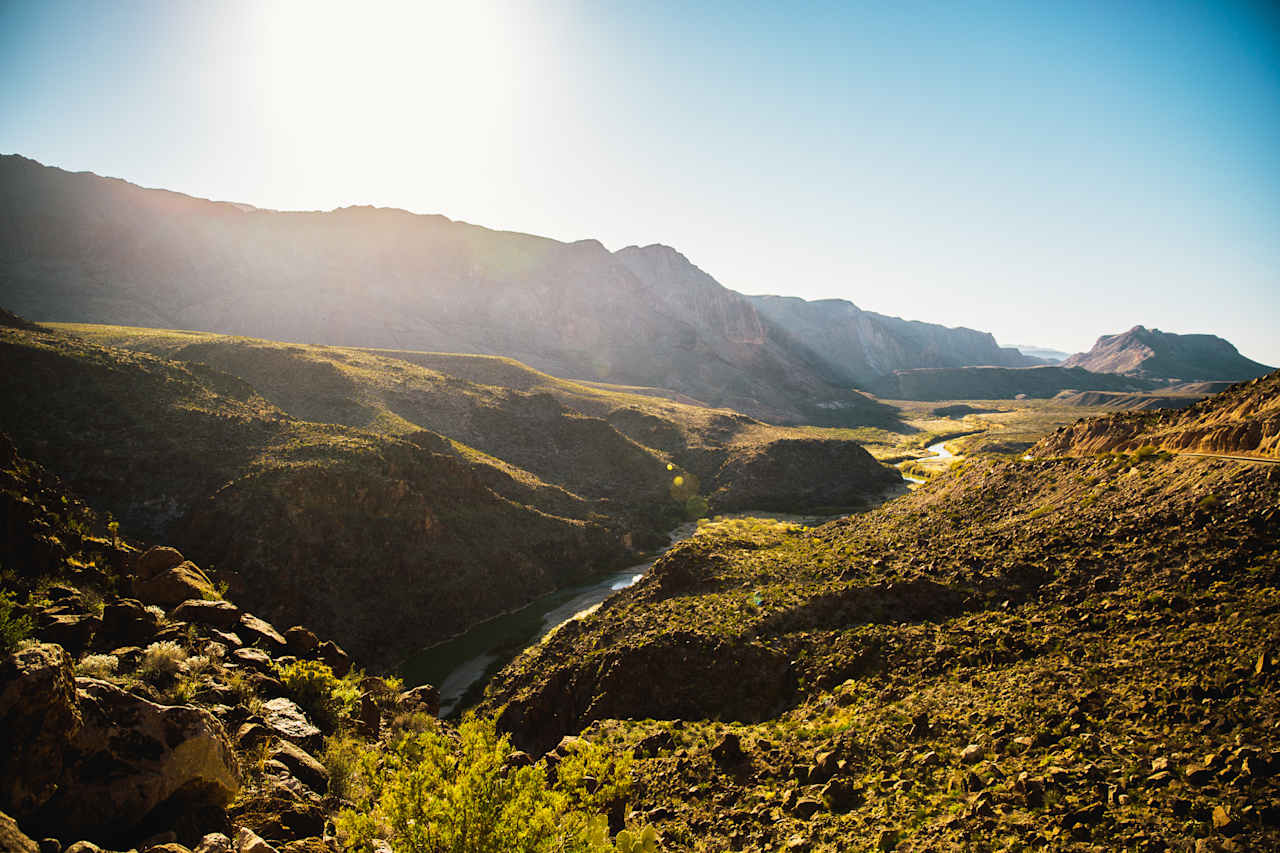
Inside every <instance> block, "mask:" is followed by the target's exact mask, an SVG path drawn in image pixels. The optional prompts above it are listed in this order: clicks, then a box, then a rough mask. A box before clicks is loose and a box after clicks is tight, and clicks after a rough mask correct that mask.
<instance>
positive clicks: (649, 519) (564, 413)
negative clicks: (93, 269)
mask: <svg viewBox="0 0 1280 853" xmlns="http://www.w3.org/2000/svg"><path fill="white" fill-rule="evenodd" d="M54 328H58V329H60V330H63V331H66V332H69V333H72V334H75V335H77V336H80V337H82V338H85V339H87V340H93V341H96V342H98V343H102V344H105V345H108V346H113V347H121V348H126V349H130V350H133V351H141V352H150V353H153V354H156V355H161V356H163V357H165V358H173V359H178V360H181V361H184V362H199V363H202V364H207V365H210V366H213V367H216V368H217V369H218V370H221V371H225V372H227V373H230V374H232V375H235V376H237V377H240V378H241V379H244V380H245V381H247V382H249V383H250V384H251V385H252V386H253V387H254V389H255V390H257V391H258V392H259V393H261V394H262V395H263V396H264V397H265V398H266V399H268V400H270V401H271V402H272V403H274V404H275V405H277V406H279V407H280V408H281V409H283V410H284V411H286V412H288V413H290V414H292V415H294V416H295V417H298V418H302V419H307V420H314V421H322V422H331V423H341V424H345V425H348V426H355V427H360V428H362V429H367V430H373V431H378V432H385V433H388V434H392V435H407V434H410V433H412V432H413V431H415V430H420V429H427V430H431V431H434V432H437V433H440V434H442V435H445V436H448V437H449V438H450V439H451V440H453V441H454V442H455V449H456V450H458V451H459V452H460V453H462V454H463V455H465V456H466V457H467V458H468V459H470V460H472V461H476V462H481V463H486V464H496V466H497V467H499V468H500V469H501V470H502V471H504V472H505V473H507V474H509V475H510V476H511V477H512V478H513V479H515V480H516V481H517V483H518V484H520V485H522V486H524V487H525V488H520V487H519V486H517V485H510V486H508V487H507V488H506V490H505V491H503V494H506V495H508V496H509V497H511V498H513V499H515V500H527V501H529V502H532V503H535V504H537V505H539V506H543V503H542V502H541V501H540V496H546V497H547V498H549V499H551V498H559V497H561V495H559V494H557V492H556V490H563V491H564V492H567V493H568V494H569V495H570V496H571V497H573V498H579V499H581V501H582V504H581V506H580V507H579V508H577V509H576V510H575V509H573V508H572V507H568V506H565V505H564V503H563V502H562V501H559V502H555V503H552V504H548V505H547V508H548V509H549V510H551V511H556V512H560V513H569V514H571V515H573V517H585V516H583V513H584V512H589V511H595V512H603V513H605V514H610V515H617V514H618V513H620V512H622V511H623V510H624V509H625V511H627V512H629V513H631V515H632V516H633V517H634V518H635V520H634V521H633V526H635V527H637V528H639V531H638V532H640V533H642V532H643V531H644V530H645V529H646V528H649V529H653V528H656V527H659V526H661V522H662V520H663V517H658V516H656V515H655V514H656V513H658V511H659V510H665V509H666V507H665V505H666V503H667V502H668V500H669V497H670V496H669V494H668V492H669V489H668V485H669V483H670V480H671V479H672V477H671V476H667V475H666V473H665V472H666V466H667V465H668V464H671V465H673V466H674V468H675V469H679V472H687V473H691V474H692V475H693V479H692V480H690V482H693V480H696V481H697V483H698V487H697V488H696V489H693V490H692V492H690V493H698V494H700V495H701V496H702V497H705V499H706V500H707V501H708V502H709V505H710V508H711V510H712V511H727V510H734V509H742V508H747V507H752V508H760V507H764V508H790V509H799V508H811V507H815V506H848V505H853V504H857V503H859V502H860V501H861V499H862V498H864V497H865V496H867V495H868V494H869V493H872V492H875V491H877V490H879V489H883V488H885V487H886V486H889V485H892V484H893V482H894V477H893V475H892V473H891V472H887V471H882V470H881V469H880V468H879V467H877V466H875V465H874V464H873V463H872V461H871V460H870V459H869V458H867V457H866V455H865V454H863V453H862V452H861V451H860V448H859V447H858V446H857V442H856V441H849V440H847V438H848V437H847V436H843V435H832V434H828V433H826V432H824V431H820V430H814V429H807V428H800V427H779V426H773V425H769V424H765V423H762V422H760V421H757V420H755V419H754V418H749V417H747V416H745V415H742V414H739V413H737V412H734V411H731V410H728V409H712V408H708V407H705V406H699V405H691V404H688V403H684V402H678V401H676V400H670V399H666V398H663V397H660V396H651V395H645V394H636V393H629V392H626V391H622V390H618V389H610V388H602V387H599V386H593V385H588V384H585V383H580V382H572V381H569V380H564V379H558V378H556V377H553V376H550V375H548V374H546V373H542V372H540V371H536V370H533V369H532V368H529V367H527V366H525V365H523V364H520V363H519V362H517V361H514V360H512V359H508V358H500V357H496V356H477V355H459V354H449V353H422V352H402V351H396V350H376V351H374V350H361V349H353V348H344V347H319V346H303V345H298V344H281V343H275V342H270V341H261V340H255V339H250V338H234V337H226V336H221V335H211V334H205V333H193V332H174V331H162V330H154V329H133V328H124V327H113V326H92V325H71V324H56V325H55V326H54ZM895 425H896V422H895ZM459 443H460V444H461V445H465V446H458V444H459ZM472 450H475V451H479V452H480V454H483V455H480V454H476V453H473V452H471V451H472ZM495 459H496V460H500V461H499V462H496V463H495V462H494V460H495ZM484 475H485V476H489V477H493V478H494V479H495V482H496V481H497V480H500V479H502V478H498V477H496V476H495V475H492V473H491V472H484ZM765 478H767V479H768V484H767V488H763V485H764V484H763V480H764V479H765ZM645 484H648V486H649V487H648V488H646V485H645ZM680 491H681V493H682V494H683V493H684V492H685V491H689V489H683V490H680ZM686 497H687V495H686ZM600 502H605V504H601V503H600Z"/></svg>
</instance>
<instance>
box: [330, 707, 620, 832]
mask: <svg viewBox="0 0 1280 853" xmlns="http://www.w3.org/2000/svg"><path fill="white" fill-rule="evenodd" d="M512 751H513V749H512V747H511V744H510V742H509V741H508V740H507V738H506V736H505V735H499V734H498V733H497V731H496V729H495V728H494V726H493V723H491V722H488V721H485V720H478V719H475V718H469V719H467V720H464V721H463V722H462V723H461V724H460V725H459V726H458V729H457V733H456V738H450V737H448V736H446V735H445V734H444V733H443V732H442V731H441V727H439V726H435V727H433V728H432V729H431V730H428V731H423V732H419V733H417V734H406V735H403V736H401V737H400V738H399V739H397V740H396V741H395V742H394V743H393V744H391V745H390V746H389V747H388V748H387V749H386V750H385V751H378V750H372V749H371V750H367V751H365V752H363V753H362V754H361V755H360V758H359V761H358V762H357V767H356V770H355V772H354V773H353V774H351V775H350V776H349V784H348V796H349V797H350V798H351V799H352V800H353V801H354V803H355V806H356V807H355V808H354V809H345V810H343V811H342V812H341V813H339V815H338V817H337V820H336V823H337V827H338V832H339V838H340V840H341V841H342V843H343V845H344V847H345V848H346V849H348V850H352V851H357V850H358V851H371V850H372V849H373V842H374V840H375V839H378V838H381V839H385V840H386V841H387V842H389V843H390V845H391V848H392V849H393V850H396V851H407V853H499V851H501V853H507V851H529V852H530V853H541V851H547V853H550V851H581V853H586V851H614V850H616V849H617V848H615V847H614V845H613V844H612V843H611V841H610V839H609V831H608V821H607V820H606V819H605V818H604V817H602V816H599V815H590V814H588V813H587V812H585V811H580V810H577V809H575V808H574V807H573V804H572V802H571V801H570V798H569V797H567V796H566V795H565V794H564V793H562V792H561V791H559V790H557V789H555V788H553V787H551V786H550V785H548V784H547V779H546V774H545V773H544V771H543V769H542V768H541V767H538V766H527V767H519V768H511V769H508V768H507V767H506V760H507V758H508V757H509V756H510V755H511V753H512Z"/></svg>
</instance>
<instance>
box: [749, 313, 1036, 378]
mask: <svg viewBox="0 0 1280 853" xmlns="http://www.w3.org/2000/svg"><path fill="white" fill-rule="evenodd" d="M748 299H750V300H751V304H752V305H754V306H755V308H756V310H757V311H758V312H759V313H760V314H761V316H763V317H765V318H767V319H768V320H771V321H772V322H774V323H776V324H777V325H778V326H779V327H780V328H781V329H782V330H783V331H785V332H786V333H787V334H788V335H790V336H791V337H792V338H793V339H795V340H796V341H798V342H802V343H803V345H804V346H806V347H808V348H809V349H810V350H812V351H813V352H814V353H815V354H817V355H818V356H819V357H820V358H822V359H824V360H826V361H827V362H829V363H830V364H831V365H832V367H833V369H834V370H835V371H836V375H837V376H839V377H840V378H841V379H842V380H843V381H845V382H848V383H850V384H853V385H857V386H858V387H860V388H863V387H867V385H868V384H869V383H873V382H874V381H876V380H877V379H879V378H880V377H882V376H884V375H886V374H888V373H892V372H894V371H895V370H904V369H909V368H917V367H962V366H965V365H980V364H982V365H1002V366H1005V367H1029V366H1031V365H1035V364H1043V363H1044V362H1042V361H1041V360H1040V359H1037V358H1032V357H1030V356H1025V355H1023V354H1022V353H1020V352H1018V351H1017V350H1016V349H1013V348H1012V347H1000V346H998V345H997V344H996V340H995V338H993V337H992V336H991V335H990V334H989V333H987V332H977V331H974V330H973V329H964V328H957V329H951V328H947V327H946V326H939V325H936V324H934V323H920V322H915V321H909V320H902V319H900V318H898V317H886V316H884V315H883V314H876V313H873V312H871V311H863V310H862V309H860V308H859V307H858V306H856V305H854V304H853V303H852V302H849V301H847V300H844V299H819V300H815V301H812V302H809V301H805V300H803V299H798V298H796V297H791V296H750V297H748Z"/></svg>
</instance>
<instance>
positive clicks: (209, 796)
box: [32, 678, 240, 841]
mask: <svg viewBox="0 0 1280 853" xmlns="http://www.w3.org/2000/svg"><path fill="white" fill-rule="evenodd" d="M76 687H77V691H76V692H77V698H78V700H79V704H80V709H81V713H82V716H83V719H84V725H83V726H82V728H81V730H80V732H79V733H78V735H77V736H76V737H75V738H73V739H72V740H71V742H70V744H69V750H68V752H69V754H70V755H71V756H73V758H72V759H71V761H70V762H69V763H68V767H67V770H66V773H65V774H64V778H63V789H62V790H61V791H60V792H59V793H58V794H56V795H55V796H54V797H52V798H51V799H50V800H49V801H48V802H47V803H46V804H45V806H44V808H42V809H41V811H40V813H39V814H38V815H36V816H35V818H34V819H33V821H32V825H33V826H35V827H38V828H40V830H41V831H45V832H49V833H53V832H55V831H56V832H58V833H59V834H60V835H62V836H64V837H65V836H66V835H81V836H89V835H95V836H97V837H104V838H110V839H115V840H120V841H127V840H129V838H130V837H131V834H132V833H136V832H139V831H141V830H144V829H145V828H146V827H147V825H148V824H149V823H150V824H152V825H155V826H158V827H161V826H165V825H167V824H168V823H169V822H171V821H172V820H173V819H174V818H175V817H177V816H180V815H183V814H199V813H200V812H201V811H209V812H216V811H218V810H220V809H221V808H223V807H224V806H226V805H227V804H228V803H229V802H231V800H232V798H233V797H234V796H235V795H236V792H237V791H238V790H239V789H240V778H239V777H240V769H239V765H238V763H237V761H236V758H235V755H234V753H233V752H232V749H231V743H230V741H229V740H228V739H227V735H226V732H225V731H224V730H223V728H222V725H221V724H220V723H219V722H218V721H217V720H216V719H215V718H214V717H213V715H212V714H210V713H209V712H208V711H205V710H201V709H198V708H194V707H191V706H162V705H157V704H155V703H153V702H148V701H147V700H145V699H142V698H140V697H138V696H135V695H133V694H131V693H128V692H127V691H125V690H122V689H121V688H119V687H117V686H115V685H113V684H109V683H107V682H105V681H98V680H95V679H91V678H79V679H76ZM104 828H108V829H105V830H104Z"/></svg>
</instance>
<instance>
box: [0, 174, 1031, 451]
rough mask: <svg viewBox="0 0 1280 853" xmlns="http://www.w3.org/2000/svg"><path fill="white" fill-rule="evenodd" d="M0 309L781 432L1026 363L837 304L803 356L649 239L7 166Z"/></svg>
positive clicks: (952, 334)
mask: <svg viewBox="0 0 1280 853" xmlns="http://www.w3.org/2000/svg"><path fill="white" fill-rule="evenodd" d="M0 304H5V305H6V306H7V307H9V308H10V309H12V310H14V311H16V312H17V313H19V314H21V315H23V316H25V317H28V318H31V319H34V320H37V321H69V322H93V323H106V324H113V325H131V326H145V327H151V328H189V329H200V330H205V331H211V332H218V333H222V334H235V335H247V336H251V337H259V338H265V339H269V340H275V341H296V342H299V343H317V344H331V345H338V346H363V347H370V348H388V349H406V350H419V351H444V352H473V353H482V354H490V355H503V356H509V357H512V358H516V359H518V360H520V361H522V362H524V363H526V364H529V365H530V366H532V367H535V368H538V369H540V370H544V371H547V372H549V373H552V374H555V375H558V376H564V377H567V378H575V379H583V380H593V381H603V382H609V383H613V384H620V385H634V386H648V387H657V388H669V389H672V390H674V391H677V392H679V393H683V394H685V395H687V396H689V397H691V398H694V399H698V400H702V401H705V402H706V403H708V404H709V405H712V406H725V407H729V408H733V409H736V410H739V411H743V412H745V413H747V414H749V415H752V416H754V417H757V418H761V419H764V420H767V421H770V422H773V423H782V424H787V423H814V424H819V425H829V426H855V425H865V424H878V423H883V422H885V421H886V420H889V419H891V417H892V415H891V413H890V412H888V411H887V410H886V409H884V408H883V407H880V406H878V405H877V404H876V403H875V402H874V401H872V400H869V399H868V398H867V397H866V396H865V395H862V394H859V393H857V392H856V391H854V390H852V386H854V385H857V384H865V383H867V382H869V381H870V380H871V379H872V378H874V377H875V376H877V375H880V374H881V373H884V372H887V371H889V370H892V369H898V368H902V367H913V366H933V365H957V364H967V363H988V362H990V363H998V364H1012V363H1016V364H1030V363H1035V362H1033V361H1031V360H1029V359H1027V358H1026V357H1024V356H1022V355H1020V354H1018V353H1016V351H1014V350H1010V349H1008V348H1000V347H999V346H998V345H996V343H995V341H994V339H993V338H991V336H990V335H989V334H986V333H982V332H976V331H973V330H968V329H947V328H945V327H942V326H936V325H932V324H923V323H917V322H914V321H907V320H900V319H898V318H891V317H886V316H884V315H878V314H875V313H873V312H863V311H861V309H857V308H856V306H852V303H847V304H848V305H849V306H851V307H852V308H853V310H854V311H856V312H858V320H859V323H858V324H854V325H852V326H850V325H849V324H847V323H846V324H845V326H846V327H845V328H843V329H841V328H839V326H840V324H841V323H842V322H844V321H843V319H841V318H839V317H837V318H835V319H834V320H833V319H831V318H826V319H824V320H822V322H823V323H826V324H827V325H828V326H831V327H832V328H833V332H832V334H833V335H835V336H836V337H840V336H843V338H844V339H845V340H846V343H849V346H848V347H846V350H847V351H843V350H840V349H839V348H835V349H831V348H824V347H815V346H813V345H812V342H811V341H808V340H806V335H805V334H803V332H802V331H801V330H798V329H796V328H795V327H794V326H791V325H789V324H787V323H785V322H782V321H780V320H779V319H778V318H777V317H772V316H767V314H768V312H767V311H762V310H760V306H761V305H762V304H763V303H762V302H761V298H757V297H748V296H744V295H742V294H740V293H737V292H736V291H733V290H730V289H728V288H726V287H724V286H723V285H722V284H720V283H719V282H718V281H716V279H715V278H714V277H712V276H711V275H709V274H708V273H707V272H705V271H704V270H702V269H700V268H699V267H698V266H697V265H695V264H694V263H692V262H691V261H690V260H689V259H688V258H687V257H686V256H685V255H683V254H682V253H680V252H679V251H678V250H677V249H675V248H673V247H670V246H667V245H665V244H662V243H650V244H648V245H643V246H642V245H631V246H625V247H623V248H621V249H618V250H617V251H615V252H610V251H609V250H608V249H606V248H605V247H604V245H603V244H601V243H600V242H599V241H598V240H594V239H584V240H578V241H574V242H561V241H558V240H553V239H551V238H547V237H539V236H536V235H532V234H527V233H522V232H518V231H499V230H493V229H489V228H486V227H484V226H480V225H474V224H471V223H466V222H462V221H455V220H452V219H449V218H448V217H446V216H443V215H441V214H417V213H412V212H410V211H406V210H403V209H400V208H382V207H372V206H368V205H350V206H345V207H339V208H335V209H334V210H331V211H324V212H322V211H272V210H266V209H261V208H257V207H254V206H252V205H242V204H238V203H235V202H225V201H216V202H215V201H207V200H204V199H200V198H198V197H195V196H190V195H186V194H183V193H177V192H174V191H170V190H162V189H144V188H142V187H138V186H136V185H134V184H131V183H129V182H127V181H125V180H122V179H119V178H103V177H99V176H97V175H94V174H93V173H89V172H76V173H73V172H68V171H66V170H62V169H58V168H56V167H47V166H43V165H41V164H39V163H38V162H36V161H34V160H30V159H28V158H24V157H21V156H19V155H6V156H4V157H0ZM806 304H807V303H806ZM812 304H814V305H817V306H818V307H817V308H816V309H808V310H809V311H810V312H812V311H815V310H816V311H817V312H818V313H822V312H825V311H828V310H829V309H830V308H832V307H833V306H835V305H839V304H840V303H839V302H838V301H823V302H820V303H812ZM858 335H862V336H863V337H865V341H864V342H863V344H864V345H863V346H862V347H861V354H860V355H858V356H856V357H853V355H852V353H853V349H854V347H853V342H852V338H854V337H857V336H858Z"/></svg>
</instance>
